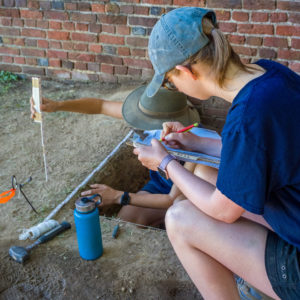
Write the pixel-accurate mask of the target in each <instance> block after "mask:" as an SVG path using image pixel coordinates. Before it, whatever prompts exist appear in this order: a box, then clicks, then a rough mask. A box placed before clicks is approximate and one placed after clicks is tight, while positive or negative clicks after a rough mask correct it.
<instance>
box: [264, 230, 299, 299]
mask: <svg viewBox="0 0 300 300" xmlns="http://www.w3.org/2000/svg"><path fill="white" fill-rule="evenodd" d="M265 264H266V270H267V274H268V277H269V280H270V282H271V284H272V288H273V290H274V292H275V293H276V294H277V295H278V297H279V298H280V299H284V300H289V299H290V300H295V299H300V252H299V250H297V248H296V247H295V246H292V245H290V244H289V243H287V242H285V241H284V240H283V239H282V238H280V237H279V236H278V235H277V234H276V233H274V232H272V231H269V233H268V237H267V243H266V251H265Z"/></svg>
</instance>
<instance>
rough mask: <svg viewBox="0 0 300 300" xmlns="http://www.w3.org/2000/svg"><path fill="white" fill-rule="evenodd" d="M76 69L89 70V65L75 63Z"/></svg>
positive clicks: (79, 62)
mask: <svg viewBox="0 0 300 300" xmlns="http://www.w3.org/2000/svg"><path fill="white" fill-rule="evenodd" d="M74 69H77V70H83V71H84V70H87V65H86V63H83V62H81V61H77V62H75V64H74Z"/></svg>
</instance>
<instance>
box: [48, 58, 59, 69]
mask: <svg viewBox="0 0 300 300" xmlns="http://www.w3.org/2000/svg"><path fill="white" fill-rule="evenodd" d="M49 67H54V68H60V67H61V60H60V59H49Z"/></svg>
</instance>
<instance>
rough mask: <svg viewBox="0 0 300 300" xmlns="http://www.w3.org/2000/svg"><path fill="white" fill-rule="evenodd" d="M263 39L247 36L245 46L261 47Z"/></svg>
mask: <svg viewBox="0 0 300 300" xmlns="http://www.w3.org/2000/svg"><path fill="white" fill-rule="evenodd" d="M262 41H263V39H262V38H261V37H256V36H248V37H247V39H246V44H248V45H251V46H261V45H262Z"/></svg>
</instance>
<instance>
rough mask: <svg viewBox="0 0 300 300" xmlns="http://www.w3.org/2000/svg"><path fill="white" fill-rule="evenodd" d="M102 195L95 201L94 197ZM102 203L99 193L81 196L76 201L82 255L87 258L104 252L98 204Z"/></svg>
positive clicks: (75, 217) (78, 235)
mask: <svg viewBox="0 0 300 300" xmlns="http://www.w3.org/2000/svg"><path fill="white" fill-rule="evenodd" d="M97 196H98V197H100V200H99V201H98V202H97V203H95V202H94V201H93V199H94V198H95V197H97ZM100 203H101V196H100V195H99V194H96V195H93V196H91V197H83V198H79V199H77V200H76V202H75V206H76V209H75V210H74V220H75V226H76V233H77V242H78V249H79V254H80V256H81V257H82V258H83V259H85V260H94V259H97V258H98V257H100V256H101V255H102V253H103V246H102V236H101V228H100V222H99V219H100V218H99V211H98V207H97V206H98V205H99V204H100Z"/></svg>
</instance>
